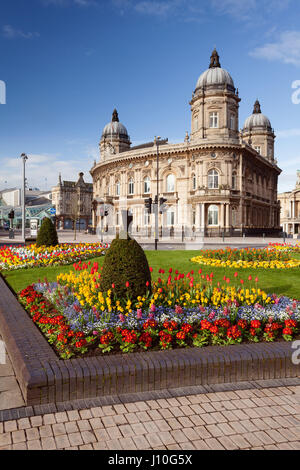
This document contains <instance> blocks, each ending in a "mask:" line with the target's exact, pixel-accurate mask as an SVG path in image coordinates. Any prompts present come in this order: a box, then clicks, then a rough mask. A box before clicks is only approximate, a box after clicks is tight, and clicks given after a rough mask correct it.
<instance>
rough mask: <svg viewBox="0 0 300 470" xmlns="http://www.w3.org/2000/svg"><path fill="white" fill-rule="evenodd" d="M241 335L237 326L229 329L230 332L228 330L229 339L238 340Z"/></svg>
mask: <svg viewBox="0 0 300 470" xmlns="http://www.w3.org/2000/svg"><path fill="white" fill-rule="evenodd" d="M241 334H242V333H241V331H240V329H239V328H238V327H237V325H233V326H231V327H230V328H228V330H227V337H228V338H233V339H236V338H239V337H240V336H241Z"/></svg>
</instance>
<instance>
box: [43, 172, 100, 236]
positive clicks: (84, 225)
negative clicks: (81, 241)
mask: <svg viewBox="0 0 300 470" xmlns="http://www.w3.org/2000/svg"><path fill="white" fill-rule="evenodd" d="M92 200H93V185H92V183H85V181H84V179H83V173H79V179H78V181H77V182H76V181H62V179H61V175H59V181H58V185H57V186H55V187H53V188H52V203H53V205H54V207H55V209H56V226H57V228H58V229H74V221H75V220H77V223H76V227H77V229H80V230H87V229H88V227H89V226H91V222H92Z"/></svg>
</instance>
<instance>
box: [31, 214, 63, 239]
mask: <svg viewBox="0 0 300 470" xmlns="http://www.w3.org/2000/svg"><path fill="white" fill-rule="evenodd" d="M36 244H37V246H56V245H58V237H57V232H56V228H55V226H54V224H53V223H52V221H51V220H50V219H48V217H45V218H44V219H43V221H42V225H41V228H40V230H39V232H38V236H37V239H36Z"/></svg>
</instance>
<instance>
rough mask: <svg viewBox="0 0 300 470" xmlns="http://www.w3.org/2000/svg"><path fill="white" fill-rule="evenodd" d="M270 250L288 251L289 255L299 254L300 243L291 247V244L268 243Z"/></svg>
mask: <svg viewBox="0 0 300 470" xmlns="http://www.w3.org/2000/svg"><path fill="white" fill-rule="evenodd" d="M268 246H269V247H270V248H272V249H275V250H276V251H288V252H291V253H300V243H297V244H296V245H292V244H291V243H271V242H270V243H269V245H268Z"/></svg>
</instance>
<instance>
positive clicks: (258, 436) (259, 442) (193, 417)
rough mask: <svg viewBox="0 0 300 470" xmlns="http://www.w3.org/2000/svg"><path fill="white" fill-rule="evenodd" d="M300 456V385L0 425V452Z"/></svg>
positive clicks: (163, 400)
mask: <svg viewBox="0 0 300 470" xmlns="http://www.w3.org/2000/svg"><path fill="white" fill-rule="evenodd" d="M18 449H19V450H26V449H27V450H31V449H32V450H55V449H74V450H80V449H81V450H91V449H94V450H101V449H107V450H176V449H178V450H217V449H223V450H224V449H226V450H235V449H241V450H246V449H266V450H268V449H278V450H300V385H291V386H279V387H271V388H270V387H268V388H259V389H257V388H249V389H243V390H230V391H219V392H215V393H212V392H210V393H199V394H193V395H185V396H177V397H171V398H158V399H151V400H145V401H137V402H132V403H122V404H120V403H118V404H113V405H104V406H96V407H93V408H90V409H80V410H70V411H59V412H55V413H48V414H44V415H37V416H31V417H25V418H20V419H16V420H10V421H3V422H0V450H18Z"/></svg>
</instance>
